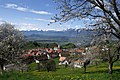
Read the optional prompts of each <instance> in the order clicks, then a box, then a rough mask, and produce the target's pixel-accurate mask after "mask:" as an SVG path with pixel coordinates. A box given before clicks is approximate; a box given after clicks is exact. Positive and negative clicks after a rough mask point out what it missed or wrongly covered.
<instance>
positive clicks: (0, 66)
mask: <svg viewBox="0 0 120 80" xmlns="http://www.w3.org/2000/svg"><path fill="white" fill-rule="evenodd" d="M0 68H1V74H2V73H3V64H1V65H0Z"/></svg>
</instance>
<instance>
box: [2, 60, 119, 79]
mask: <svg viewBox="0 0 120 80" xmlns="http://www.w3.org/2000/svg"><path fill="white" fill-rule="evenodd" d="M56 63H57V60H56ZM107 67H108V65H107V63H100V64H99V65H97V66H95V65H89V66H87V73H86V74H84V73H83V68H71V67H67V68H65V66H59V65H57V70H56V71H50V72H47V71H38V70H37V69H36V64H35V63H32V64H30V65H29V68H30V69H29V70H28V72H27V71H24V72H23V73H22V72H16V71H12V72H4V74H3V75H0V80H120V61H118V62H116V63H115V64H114V67H113V74H108V68H107Z"/></svg>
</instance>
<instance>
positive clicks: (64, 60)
mask: <svg viewBox="0 0 120 80" xmlns="http://www.w3.org/2000/svg"><path fill="white" fill-rule="evenodd" d="M86 49H87V48H86ZM86 49H84V48H75V49H60V47H59V46H58V47H54V48H53V49H52V48H45V49H41V48H37V49H31V50H23V51H22V52H23V53H25V54H23V55H22V56H21V59H25V60H26V61H25V62H26V63H32V62H35V63H36V64H39V63H41V62H44V61H47V60H50V59H55V58H58V62H59V63H58V64H56V65H64V66H65V67H68V66H70V67H74V68H82V66H83V65H84V62H85V58H86V57H85V56H86ZM29 59H31V60H29ZM86 59H87V58H86ZM27 60H28V61H27ZM51 64H52V63H51Z"/></svg>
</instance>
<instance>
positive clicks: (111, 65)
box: [109, 63, 113, 74]
mask: <svg viewBox="0 0 120 80" xmlns="http://www.w3.org/2000/svg"><path fill="white" fill-rule="evenodd" d="M112 72H113V63H109V74H112Z"/></svg>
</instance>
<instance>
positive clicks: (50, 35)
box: [21, 28, 96, 45]
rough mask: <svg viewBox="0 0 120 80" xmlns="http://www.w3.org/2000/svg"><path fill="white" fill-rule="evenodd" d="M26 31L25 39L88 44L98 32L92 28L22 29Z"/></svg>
mask: <svg viewBox="0 0 120 80" xmlns="http://www.w3.org/2000/svg"><path fill="white" fill-rule="evenodd" d="M21 32H23V33H24V36H25V39H26V40H29V41H38V42H57V43H64V42H72V43H75V44H77V45H78V44H79V45H87V44H89V43H90V42H91V40H92V38H93V37H94V35H95V34H96V31H95V30H92V29H71V28H70V29H67V30H63V31H55V30H48V31H43V30H40V31H37V30H30V31H21Z"/></svg>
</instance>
